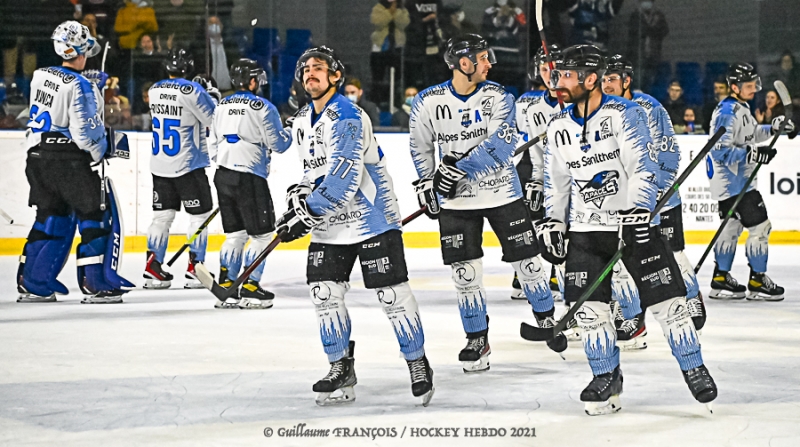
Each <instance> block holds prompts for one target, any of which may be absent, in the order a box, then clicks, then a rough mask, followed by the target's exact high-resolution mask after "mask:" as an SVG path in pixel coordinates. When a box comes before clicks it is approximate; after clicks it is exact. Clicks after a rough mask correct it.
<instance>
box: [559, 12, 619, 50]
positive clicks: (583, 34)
mask: <svg viewBox="0 0 800 447" xmlns="http://www.w3.org/2000/svg"><path fill="white" fill-rule="evenodd" d="M622 2H623V0H565V3H567V4H571V6H570V7H569V9H568V11H569V16H570V21H571V22H572V34H571V37H570V44H571V45H577V44H582V43H583V44H591V45H596V46H597V47H598V48H600V49H601V50H603V51H605V50H606V47H607V46H608V26H609V22H610V21H611V18H612V17H614V16H615V15H617V12H619V10H620V8H622Z"/></svg>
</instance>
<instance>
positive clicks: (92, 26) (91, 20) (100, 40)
mask: <svg viewBox="0 0 800 447" xmlns="http://www.w3.org/2000/svg"><path fill="white" fill-rule="evenodd" d="M81 23H82V24H83V25H84V26H86V27H87V28H89V34H91V35H92V37H94V38H95V40H96V41H97V44H98V45H100V48H102V50H100V55H99V56H98V57H90V58H89V59H87V60H86V67H84V69H85V70H100V69H101V68H103V51H105V47H106V43H108V39H106V37H105V36H104V35H102V34H99V33H98V32H97V17H96V16H95V15H94V14H84V15H83V20H82V21H81ZM116 59H117V56H116V54H114V53H112V49H111V46H110V45H109V47H108V54H107V56H106V67H105V71H106V73H113V72H114V71H115V70H114V69H112V68H111V67H110V65H112V61H114V60H116Z"/></svg>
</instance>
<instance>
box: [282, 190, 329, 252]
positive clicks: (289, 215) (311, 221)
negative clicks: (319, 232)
mask: <svg viewBox="0 0 800 447" xmlns="http://www.w3.org/2000/svg"><path fill="white" fill-rule="evenodd" d="M322 221H323V219H322V217H320V216H315V215H314V214H313V213H312V212H311V210H310V209H308V204H307V203H306V200H305V199H304V198H300V197H298V196H295V197H294V198H293V199H292V204H291V205H290V206H289V210H288V211H286V212H285V213H283V216H281V217H280V219H278V222H277V223H276V224H275V227H276V228H275V232H276V233H277V234H284V233H285V235H286V236H285V237H281V242H291V241H293V240H296V239H300V238H301V237H303V236H305V235H307V234H308V233H310V232H311V230H312V229H313V228H314V227H315V226H317V225H319V224H320V223H322Z"/></svg>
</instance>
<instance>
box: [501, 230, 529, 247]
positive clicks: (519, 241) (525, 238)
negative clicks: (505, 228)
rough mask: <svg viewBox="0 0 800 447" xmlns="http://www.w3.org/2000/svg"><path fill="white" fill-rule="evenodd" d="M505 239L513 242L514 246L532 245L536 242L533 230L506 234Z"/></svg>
mask: <svg viewBox="0 0 800 447" xmlns="http://www.w3.org/2000/svg"><path fill="white" fill-rule="evenodd" d="M506 240H508V241H511V242H513V243H514V246H515V247H523V246H526V245H533V244H534V243H535V242H536V238H535V237H534V236H533V230H528V231H525V232H523V233H519V234H512V235H511V236H508V237H507V238H506Z"/></svg>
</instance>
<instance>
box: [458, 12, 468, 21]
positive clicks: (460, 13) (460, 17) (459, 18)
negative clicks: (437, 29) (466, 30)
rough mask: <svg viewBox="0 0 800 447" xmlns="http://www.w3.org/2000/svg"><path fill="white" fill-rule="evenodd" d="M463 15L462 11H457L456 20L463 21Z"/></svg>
mask: <svg viewBox="0 0 800 447" xmlns="http://www.w3.org/2000/svg"><path fill="white" fill-rule="evenodd" d="M465 16H466V14H464V11H458V12H457V13H456V20H458V21H459V22H463V21H464V18H465Z"/></svg>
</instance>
